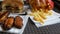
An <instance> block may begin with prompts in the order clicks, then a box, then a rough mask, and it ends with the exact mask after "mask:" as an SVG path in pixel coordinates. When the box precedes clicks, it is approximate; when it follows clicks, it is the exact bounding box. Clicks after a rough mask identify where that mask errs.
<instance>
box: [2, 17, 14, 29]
mask: <svg viewBox="0 0 60 34" xmlns="http://www.w3.org/2000/svg"><path fill="white" fill-rule="evenodd" d="M13 23H14V18H13V17H8V18H7V19H6V21H5V23H4V24H3V29H4V30H9V29H10V28H11V27H12V26H13Z"/></svg>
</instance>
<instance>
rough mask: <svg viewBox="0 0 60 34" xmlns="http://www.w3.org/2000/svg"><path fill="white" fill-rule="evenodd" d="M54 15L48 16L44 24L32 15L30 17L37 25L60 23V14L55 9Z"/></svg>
mask: <svg viewBox="0 0 60 34" xmlns="http://www.w3.org/2000/svg"><path fill="white" fill-rule="evenodd" d="M52 12H53V15H52V16H48V18H47V19H46V20H45V22H44V24H43V25H41V24H40V22H37V21H35V20H34V19H33V16H30V19H31V20H32V21H33V22H34V24H35V25H36V26H37V27H42V26H46V25H52V24H56V23H60V18H59V17H60V14H58V13H56V12H55V11H53V10H52Z"/></svg>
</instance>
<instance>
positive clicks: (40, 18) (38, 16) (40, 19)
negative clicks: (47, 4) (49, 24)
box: [36, 13, 44, 24]
mask: <svg viewBox="0 0 60 34" xmlns="http://www.w3.org/2000/svg"><path fill="white" fill-rule="evenodd" d="M36 15H37V18H38V19H39V21H40V22H41V23H42V24H43V23H44V21H43V20H44V19H43V18H42V17H41V16H40V15H39V14H38V13H36Z"/></svg>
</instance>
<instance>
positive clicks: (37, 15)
mask: <svg viewBox="0 0 60 34" xmlns="http://www.w3.org/2000/svg"><path fill="white" fill-rule="evenodd" d="M30 15H31V16H34V18H33V19H34V20H35V21H38V22H40V23H41V24H44V20H46V19H47V16H50V15H52V11H48V12H47V13H46V12H44V11H43V10H37V11H33V12H32V13H31V14H30Z"/></svg>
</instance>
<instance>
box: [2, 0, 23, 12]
mask: <svg viewBox="0 0 60 34" xmlns="http://www.w3.org/2000/svg"><path fill="white" fill-rule="evenodd" d="M23 4H24V3H23V0H3V2H2V11H9V12H11V13H20V12H22V10H23Z"/></svg>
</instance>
